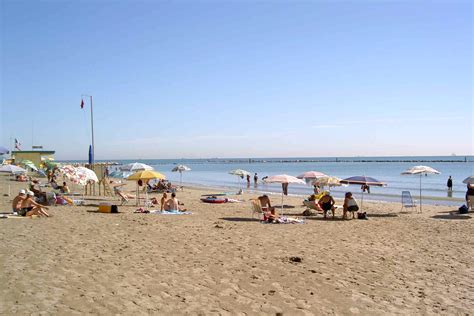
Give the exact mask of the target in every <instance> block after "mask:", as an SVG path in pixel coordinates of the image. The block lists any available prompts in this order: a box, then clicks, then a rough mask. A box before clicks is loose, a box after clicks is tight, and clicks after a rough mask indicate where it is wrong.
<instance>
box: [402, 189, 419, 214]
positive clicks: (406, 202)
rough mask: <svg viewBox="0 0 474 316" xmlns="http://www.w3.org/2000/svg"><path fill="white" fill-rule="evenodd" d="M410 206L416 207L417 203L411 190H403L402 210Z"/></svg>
mask: <svg viewBox="0 0 474 316" xmlns="http://www.w3.org/2000/svg"><path fill="white" fill-rule="evenodd" d="M410 207H416V203H415V201H413V198H412V197H411V193H410V191H402V208H401V210H400V212H401V211H403V208H410Z"/></svg>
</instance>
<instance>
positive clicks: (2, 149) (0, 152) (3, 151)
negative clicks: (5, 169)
mask: <svg viewBox="0 0 474 316" xmlns="http://www.w3.org/2000/svg"><path fill="white" fill-rule="evenodd" d="M9 152H10V151H8V149H6V148H5V147H3V146H0V155H4V154H8V153H9Z"/></svg>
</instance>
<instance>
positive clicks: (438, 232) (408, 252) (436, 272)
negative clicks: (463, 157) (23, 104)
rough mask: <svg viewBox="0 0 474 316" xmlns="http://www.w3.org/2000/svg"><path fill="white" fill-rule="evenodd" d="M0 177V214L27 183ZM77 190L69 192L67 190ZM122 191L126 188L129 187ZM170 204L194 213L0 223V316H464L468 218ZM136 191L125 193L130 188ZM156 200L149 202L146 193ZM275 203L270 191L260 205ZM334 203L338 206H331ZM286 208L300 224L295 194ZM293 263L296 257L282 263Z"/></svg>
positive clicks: (74, 211) (126, 212)
mask: <svg viewBox="0 0 474 316" xmlns="http://www.w3.org/2000/svg"><path fill="white" fill-rule="evenodd" d="M9 179H10V178H9V177H8V176H3V175H1V176H0V188H1V193H2V197H1V199H0V209H1V211H2V212H8V211H9V210H10V209H11V205H10V203H11V199H12V198H13V196H10V197H7V196H4V194H5V193H6V192H7V187H8V185H10V186H11V190H12V192H13V193H16V192H17V191H18V190H19V189H20V188H22V187H24V186H25V184H24V183H19V182H14V181H10V180H9ZM73 189H74V190H75V191H79V188H73ZM133 189H134V187H133V185H132V184H131V183H130V184H129V185H128V186H127V187H126V190H127V191H130V192H133ZM213 192H218V191H212V190H210V189H206V188H188V187H187V188H185V189H184V191H183V192H181V191H180V192H178V198H179V199H180V200H181V201H182V202H184V204H185V206H186V207H187V209H188V210H189V211H191V212H192V213H193V214H191V215H157V214H134V213H133V211H134V210H135V209H136V207H135V206H134V203H133V201H131V202H129V203H128V205H126V206H120V207H119V211H120V213H119V214H103V213H97V212H96V211H97V207H96V206H94V204H97V203H98V200H97V199H108V200H112V199H113V200H115V201H118V199H117V198H115V197H114V198H112V197H108V198H105V197H91V199H90V200H88V201H87V203H88V205H85V206H52V207H50V213H51V214H52V215H53V216H52V217H51V218H36V219H34V218H33V219H31V218H22V219H0V236H1V240H2V243H1V245H0V265H1V267H2V273H1V275H0V284H2V287H1V290H0V291H1V292H0V296H1V297H2V299H1V300H0V314H2V315H11V314H67V315H74V314H85V313H92V314H103V315H108V314H205V315H208V314H209V315H213V314H216V315H220V314H223V315H226V314H232V315H233V314H248V315H257V314H270V315H271V314H275V313H283V314H285V315H320V314H336V315H339V314H341V315H345V314H361V315H368V314H378V315H381V314H445V315H447V314H451V315H453V314H456V315H460V314H466V315H467V314H470V313H472V310H473V309H474V294H473V293H474V285H473V282H472V281H473V277H472V276H473V274H474V268H473V265H472V258H473V257H474V250H473V249H474V237H473V236H474V234H473V233H474V222H473V219H472V218H471V217H472V215H471V214H468V215H456V214H452V212H454V211H455V208H453V207H447V206H436V205H426V206H424V209H423V213H421V214H420V213H417V212H416V211H413V212H409V213H399V211H400V207H401V205H400V204H399V203H382V202H380V203H374V202H372V203H365V204H364V205H365V206H364V209H365V211H367V213H368V214H369V220H346V221H343V220H340V217H341V212H340V211H339V212H337V217H338V219H336V220H331V219H329V220H324V219H322V216H320V215H318V216H315V217H308V218H306V220H305V223H304V224H288V225H283V224H262V223H260V222H259V221H257V220H255V219H252V218H251V211H250V210H251V206H250V202H249V199H251V198H253V197H255V196H256V195H255V194H244V195H243V196H237V197H236V198H238V199H243V200H244V202H242V203H226V204H220V205H217V204H204V203H202V202H201V201H200V200H199V196H200V195H201V194H204V193H213ZM132 194H133V193H132ZM153 196H158V195H153ZM271 199H272V201H273V204H275V205H279V201H280V196H279V195H274V196H271ZM337 202H338V204H342V201H340V200H337ZM285 204H287V205H290V206H291V207H289V208H287V210H286V212H287V213H289V214H294V215H295V216H300V215H301V212H302V211H303V210H304V209H305V208H304V207H303V206H302V201H301V198H299V197H287V198H286V199H285ZM290 257H299V258H301V262H292V261H291V260H290Z"/></svg>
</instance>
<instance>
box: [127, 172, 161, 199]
mask: <svg viewBox="0 0 474 316" xmlns="http://www.w3.org/2000/svg"><path fill="white" fill-rule="evenodd" d="M151 179H166V177H165V176H164V175H162V174H161V173H159V172H157V171H152V170H143V171H139V172H137V173H134V174H132V175H131V176H129V177H128V178H127V180H134V181H137V204H136V205H137V206H138V202H139V199H140V192H139V190H138V181H139V180H142V181H145V182H146V181H148V180H151ZM147 202H148V190H147V191H146V200H145V206H146V205H147Z"/></svg>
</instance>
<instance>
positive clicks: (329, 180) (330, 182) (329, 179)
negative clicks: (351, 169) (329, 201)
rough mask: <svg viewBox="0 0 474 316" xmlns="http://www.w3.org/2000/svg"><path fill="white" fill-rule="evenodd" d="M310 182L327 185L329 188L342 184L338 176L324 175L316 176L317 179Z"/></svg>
mask: <svg viewBox="0 0 474 316" xmlns="http://www.w3.org/2000/svg"><path fill="white" fill-rule="evenodd" d="M312 183H313V185H314V184H317V185H319V186H322V187H325V186H327V187H328V188H329V190H330V189H331V188H332V187H338V186H341V185H342V183H341V179H340V178H338V177H333V176H325V177H322V178H318V179H316V180H314V181H313V182H312Z"/></svg>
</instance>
